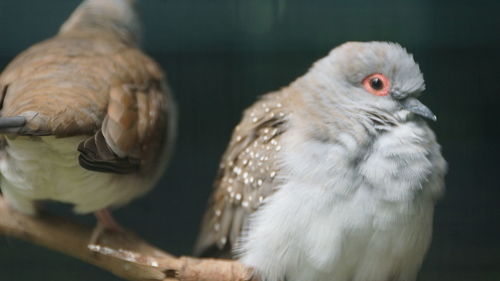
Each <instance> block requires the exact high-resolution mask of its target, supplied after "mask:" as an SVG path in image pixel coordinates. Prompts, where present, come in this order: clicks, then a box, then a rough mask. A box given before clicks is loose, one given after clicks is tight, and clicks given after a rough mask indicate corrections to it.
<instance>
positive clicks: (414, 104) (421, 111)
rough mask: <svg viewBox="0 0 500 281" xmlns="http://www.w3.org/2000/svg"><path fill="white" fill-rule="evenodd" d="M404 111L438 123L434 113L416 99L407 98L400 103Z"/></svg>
mask: <svg viewBox="0 0 500 281" xmlns="http://www.w3.org/2000/svg"><path fill="white" fill-rule="evenodd" d="M399 102H400V103H401V105H402V106H403V108H404V109H406V110H408V111H410V112H413V113H415V114H417V115H420V116H422V117H424V118H427V119H430V120H432V121H436V120H437V117H436V115H434V113H432V111H431V110H430V109H429V108H428V107H427V106H425V105H424V104H423V103H421V102H420V101H419V100H417V99H416V98H405V99H402V100H400V101H399Z"/></svg>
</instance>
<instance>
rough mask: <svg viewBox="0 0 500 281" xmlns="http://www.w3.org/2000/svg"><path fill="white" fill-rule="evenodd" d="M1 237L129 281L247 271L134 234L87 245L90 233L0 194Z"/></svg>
mask: <svg viewBox="0 0 500 281" xmlns="http://www.w3.org/2000/svg"><path fill="white" fill-rule="evenodd" d="M0 234H4V235H8V236H12V237H16V238H20V239H23V240H26V241H29V242H32V243H35V244H38V245H40V246H43V247H46V248H49V249H52V250H55V251H58V252H61V253H64V254H66V255H69V256H72V257H75V258H77V259H80V260H82V261H84V262H87V263H90V264H93V265H95V266H98V267H100V268H102V269H104V270H107V271H109V272H111V273H113V274H115V275H116V276H119V277H121V278H123V279H126V280H133V281H173V280H180V281H196V280H200V281H201V280H203V281H244V280H251V279H252V278H251V272H250V270H248V269H247V268H245V267H244V266H243V265H242V264H240V263H238V262H237V261H232V260H222V259H196V258H190V257H179V258H178V257H174V256H172V255H170V254H168V253H166V252H164V251H162V250H160V249H158V248H156V247H154V246H152V245H150V244H148V243H147V242H145V241H143V240H142V239H140V238H139V237H138V236H136V235H134V234H132V233H125V234H124V233H105V234H103V235H102V236H101V237H100V239H99V245H90V246H89V245H88V242H89V241H90V236H91V234H92V229H90V228H89V227H86V226H84V225H81V224H78V223H76V222H73V221H71V220H69V219H65V218H61V217H56V216H53V215H49V214H40V215H39V216H37V217H32V216H27V215H24V214H21V213H19V212H17V211H14V210H12V209H11V208H9V207H8V206H7V203H6V202H5V200H4V199H3V198H2V197H1V196H0Z"/></svg>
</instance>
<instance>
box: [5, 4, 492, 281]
mask: <svg viewBox="0 0 500 281" xmlns="http://www.w3.org/2000/svg"><path fill="white" fill-rule="evenodd" d="M79 2H80V1H78V0H44V1H31V0H30V1H29V0H0V38H1V40H0V68H1V69H3V68H4V67H5V65H6V64H7V63H8V62H9V61H10V60H11V59H12V58H13V57H14V56H15V55H16V54H17V53H19V52H20V51H22V50H24V49H25V48H27V47H29V46H30V45H31V44H33V43H35V42H38V41H40V40H43V39H45V38H47V37H50V36H52V35H54V34H55V33H56V32H57V30H58V27H59V25H60V24H61V23H62V22H63V21H64V20H65V19H66V17H67V16H69V14H70V13H71V12H72V10H73V9H74V8H75V7H76V6H77V5H78V3H79ZM138 2H139V5H138V6H139V11H140V14H141V16H142V19H143V22H144V32H145V33H144V47H145V49H146V51H147V52H148V53H149V54H150V55H151V56H153V57H154V58H155V59H157V60H158V61H159V62H160V63H161V65H162V66H163V67H164V68H165V70H166V71H167V74H168V79H169V83H170V85H171V88H172V89H173V91H174V93H175V96H176V99H177V102H178V105H179V108H180V123H179V128H180V129H179V136H178V140H177V149H176V151H175V155H174V157H173V159H172V162H171V165H170V167H169V169H168V171H167V172H166V174H165V176H164V177H163V179H162V181H161V183H160V184H159V186H158V187H157V188H156V189H155V190H154V191H152V192H151V193H150V194H148V195H147V196H146V197H144V198H141V199H139V200H136V201H134V202H133V203H132V204H131V205H129V206H127V207H126V208H123V209H120V210H118V211H116V212H115V215H116V217H117V219H118V221H120V222H121V223H122V224H123V225H124V226H126V227H128V228H131V229H133V230H135V231H136V232H137V233H139V234H140V235H141V236H143V237H144V238H145V239H146V240H148V241H150V242H152V243H154V244H156V245H157V246H159V247H160V248H163V249H165V250H168V251H170V252H172V253H174V254H178V255H181V254H182V255H189V254H190V253H191V247H192V245H193V242H194V240H195V238H196V235H197V231H198V226H199V223H200V220H201V216H202V214H203V212H204V209H205V206H206V203H207V199H208V196H209V194H210V192H211V189H212V187H211V185H212V181H213V179H214V176H215V172H216V169H217V166H218V161H219V158H220V156H221V154H222V152H223V151H224V148H225V146H226V144H227V142H228V140H229V136H230V133H231V131H232V128H233V127H234V126H235V125H236V124H237V123H238V121H239V119H240V116H241V112H242V110H243V109H244V108H245V107H247V106H249V105H250V104H252V102H253V101H255V99H256V98H257V97H258V96H259V95H262V94H264V93H266V92H268V91H272V90H276V89H278V88H280V87H283V86H286V85H288V84H289V83H290V82H291V81H293V80H294V79H295V78H296V77H298V76H300V75H302V74H303V73H305V72H306V71H307V69H308V68H309V66H310V65H311V64H312V63H313V62H314V61H315V60H317V59H319V58H321V57H323V56H325V55H326V54H327V53H328V52H329V50H330V49H331V48H333V47H335V46H337V45H339V44H341V43H343V42H345V41H349V40H358V41H369V40H387V41H395V42H399V43H400V44H402V45H403V46H404V47H406V48H407V49H408V51H409V52H411V53H413V54H414V56H415V59H416V61H417V62H418V63H419V64H420V67H421V69H422V71H423V73H424V76H425V80H426V84H427V91H426V93H425V94H424V96H423V97H422V99H421V100H422V101H423V102H424V103H425V104H426V105H428V106H429V107H430V108H431V109H432V110H433V111H434V113H435V114H436V115H437V116H438V122H436V123H432V124H431V126H432V127H433V129H434V130H435V131H436V134H437V136H438V140H439V142H440V143H441V144H442V146H443V153H444V155H445V158H446V159H447V160H448V162H449V173H448V176H447V193H446V196H445V198H444V199H443V200H442V201H440V202H439V204H438V206H437V209H436V216H435V228H434V240H433V242H432V245H431V249H430V252H429V253H428V256H427V258H426V260H425V263H424V266H423V268H422V271H421V274H420V275H419V279H418V280H420V281H423V280H427V281H438V280H439V281H448V280H449V281H462V280H463V281H472V280H481V281H499V280H500V183H499V178H498V175H499V173H500V149H499V145H500V142H499V141H500V130H499V129H500V125H499V123H500V118H499V114H500V113H499V112H500V111H499V110H500V72H499V66H500V16H499V15H498V11H499V9H500V2H498V1H493V0H492V1H479V0H476V1H463V0H443V1H433V0H406V1H398V0H388V1H361V0H349V1H348V0H308V1H305V0H302V1H295V0H210V1H207V0H141V1H138ZM52 208H53V207H52ZM55 210H56V212H60V213H63V214H65V215H69V210H70V208H69V207H68V206H63V207H60V206H56V207H55ZM77 219H79V220H83V221H84V222H85V223H87V224H89V225H93V224H94V220H93V217H92V216H86V217H83V218H82V217H79V218H77ZM0 280H2V281H4V280H15V281H31V280H51V281H58V280H72V281H73V280H82V281H83V280H85V281H87V280H93V281H104V280H110V281H113V280H115V281H116V280H118V278H116V277H114V276H112V275H111V274H109V273H107V272H104V271H102V270H100V269H97V268H94V267H92V266H89V265H86V264H83V263H81V262H79V261H77V260H74V259H72V258H69V257H66V256H63V255H60V254H58V253H54V252H51V251H48V250H45V249H43V248H39V247H37V246H33V245H31V244H27V243H24V242H21V241H17V240H15V239H12V238H7V237H0Z"/></svg>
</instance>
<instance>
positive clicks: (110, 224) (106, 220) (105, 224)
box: [89, 209, 125, 245]
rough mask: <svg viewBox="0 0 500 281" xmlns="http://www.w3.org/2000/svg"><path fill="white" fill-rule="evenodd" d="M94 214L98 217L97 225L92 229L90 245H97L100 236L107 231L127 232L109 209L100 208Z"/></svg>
mask: <svg viewBox="0 0 500 281" xmlns="http://www.w3.org/2000/svg"><path fill="white" fill-rule="evenodd" d="M94 215H95V217H96V218H97V225H96V227H95V228H94V230H93V231H92V236H91V237H90V242H89V245H97V244H98V243H97V242H98V241H99V238H100V237H101V235H102V234H103V233H104V232H106V231H112V232H125V229H124V228H123V227H122V226H121V225H119V224H118V223H117V222H116V220H115V219H114V218H113V216H112V215H111V212H110V211H109V210H108V209H102V210H99V211H97V212H95V213H94Z"/></svg>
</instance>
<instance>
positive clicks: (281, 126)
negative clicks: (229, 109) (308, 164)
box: [195, 93, 287, 258]
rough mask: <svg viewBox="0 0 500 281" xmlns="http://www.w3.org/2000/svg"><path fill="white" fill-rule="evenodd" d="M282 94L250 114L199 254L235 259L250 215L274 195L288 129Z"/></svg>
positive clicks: (231, 150) (221, 179) (218, 188)
mask: <svg viewBox="0 0 500 281" xmlns="http://www.w3.org/2000/svg"><path fill="white" fill-rule="evenodd" d="M281 97H282V96H281V93H271V94H268V95H266V96H264V97H263V98H262V99H261V100H259V101H258V102H257V103H255V104H254V105H253V106H252V107H250V108H249V109H247V110H246V111H245V113H244V116H243V119H242V121H241V122H240V124H239V125H238V126H237V127H236V128H235V130H234V132H233V135H232V138H231V141H230V143H229V147H228V148H227V150H226V152H225V153H224V155H223V157H222V160H221V164H220V168H219V172H218V175H217V178H216V180H215V184H214V188H215V191H214V193H213V195H212V198H211V201H210V202H209V207H208V210H207V212H206V213H205V217H204V220H203V223H202V226H201V232H200V236H199V238H198V242H197V245H196V246H195V254H197V255H203V256H219V257H226V258H230V257H231V250H232V248H233V247H234V246H235V245H236V244H237V242H238V239H239V237H240V233H241V231H242V229H243V228H244V227H245V224H246V223H247V220H248V217H249V215H250V214H251V213H252V212H254V211H255V210H257V209H258V208H259V206H260V205H261V204H262V203H263V202H264V199H265V198H266V197H268V196H269V195H271V194H272V193H273V192H274V188H275V186H276V185H277V183H276V174H277V173H278V170H279V167H278V163H277V159H276V157H277V154H278V153H277V152H278V151H279V150H280V149H281V146H280V137H281V135H282V134H283V133H284V132H285V129H286V123H287V122H286V115H287V113H286V112H284V111H283V105H282V103H281V102H280V100H281Z"/></svg>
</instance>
